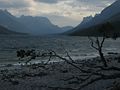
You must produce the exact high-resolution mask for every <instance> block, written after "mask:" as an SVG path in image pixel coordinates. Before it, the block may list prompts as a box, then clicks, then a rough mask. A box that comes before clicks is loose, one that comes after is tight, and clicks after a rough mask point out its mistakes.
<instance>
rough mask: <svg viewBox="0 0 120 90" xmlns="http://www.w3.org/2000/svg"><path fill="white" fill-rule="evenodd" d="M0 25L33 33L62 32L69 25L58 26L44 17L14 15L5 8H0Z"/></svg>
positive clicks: (17, 30)
mask: <svg viewBox="0 0 120 90" xmlns="http://www.w3.org/2000/svg"><path fill="white" fill-rule="evenodd" d="M0 25H2V26H4V27H6V28H8V29H10V30H12V31H16V32H21V33H29V34H34V35H45V34H56V33H63V32H64V31H67V30H68V29H71V27H69V26H68V27H63V28H60V27H58V26H57V25H54V24H52V23H51V22H50V20H49V19H48V18H46V17H40V16H36V17H33V16H24V15H22V16H21V17H15V16H13V15H12V14H11V13H9V12H8V11H7V10H0Z"/></svg>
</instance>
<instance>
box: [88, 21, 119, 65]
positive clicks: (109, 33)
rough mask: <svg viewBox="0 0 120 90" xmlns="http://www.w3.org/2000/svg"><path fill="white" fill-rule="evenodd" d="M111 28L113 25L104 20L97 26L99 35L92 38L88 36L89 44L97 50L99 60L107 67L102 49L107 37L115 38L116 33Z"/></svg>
mask: <svg viewBox="0 0 120 90" xmlns="http://www.w3.org/2000/svg"><path fill="white" fill-rule="evenodd" d="M113 30H114V27H113V25H112V24H111V23H110V22H106V23H104V24H102V25H101V26H100V27H99V28H98V33H99V35H100V37H94V38H91V37H88V38H89V40H90V43H91V46H92V47H93V48H94V49H96V50H97V51H98V52H99V55H100V58H101V61H102V62H103V64H104V66H105V67H107V66H108V65H107V62H106V60H105V57H104V54H103V50H102V49H103V44H104V42H105V40H106V39H107V38H113V39H116V38H117V36H118V35H117V34H116V33H115V32H114V31H113ZM99 35H98V36H99Z"/></svg>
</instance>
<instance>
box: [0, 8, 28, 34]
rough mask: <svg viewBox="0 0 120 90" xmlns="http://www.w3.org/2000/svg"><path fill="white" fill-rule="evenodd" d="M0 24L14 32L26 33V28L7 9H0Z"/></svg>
mask: <svg viewBox="0 0 120 90" xmlns="http://www.w3.org/2000/svg"><path fill="white" fill-rule="evenodd" d="M0 25H2V26H4V27H6V28H8V29H10V30H13V31H16V32H24V33H27V31H26V30H27V28H26V27H25V26H24V25H23V24H22V23H20V22H18V21H17V18H16V17H15V16H13V15H12V14H11V13H9V12H8V11H7V10H0Z"/></svg>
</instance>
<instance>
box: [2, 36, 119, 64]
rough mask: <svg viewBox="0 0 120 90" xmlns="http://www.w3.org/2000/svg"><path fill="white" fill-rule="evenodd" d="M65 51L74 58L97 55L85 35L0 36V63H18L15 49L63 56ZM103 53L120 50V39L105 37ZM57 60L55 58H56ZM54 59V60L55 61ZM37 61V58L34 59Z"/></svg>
mask: <svg viewBox="0 0 120 90" xmlns="http://www.w3.org/2000/svg"><path fill="white" fill-rule="evenodd" d="M63 48H65V50H66V51H68V52H69V54H70V56H71V57H72V58H73V59H74V60H77V59H80V60H81V59H87V58H92V57H96V56H98V53H97V52H96V50H94V49H93V48H91V46H90V41H89V39H88V38H87V37H79V36H57V35H55V36H52V35H51V36H50V35H49V36H16V35H1V36H0V63H1V64H8V63H14V64H15V63H18V58H17V56H16V51H17V50H19V49H35V50H37V51H40V52H46V51H47V50H54V51H56V52H57V53H58V54H60V55H61V56H65V50H64V49H63ZM103 50H104V53H105V54H107V52H118V53H119V52H120V39H117V40H113V39H107V40H106V42H105V43H104V47H103ZM56 60H57V59H56ZM56 60H54V61H56ZM36 62H39V59H38V60H36Z"/></svg>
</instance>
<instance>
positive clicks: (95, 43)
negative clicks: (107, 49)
mask: <svg viewBox="0 0 120 90" xmlns="http://www.w3.org/2000/svg"><path fill="white" fill-rule="evenodd" d="M88 38H89V40H90V43H91V46H92V47H93V48H94V49H96V50H97V51H98V52H99V55H100V58H101V61H102V62H103V64H104V66H105V67H107V66H108V65H107V62H106V60H105V57H104V55H103V51H102V48H103V44H104V42H105V39H106V38H105V37H102V40H101V38H100V39H99V38H98V37H95V40H94V39H93V38H91V37H88Z"/></svg>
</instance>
